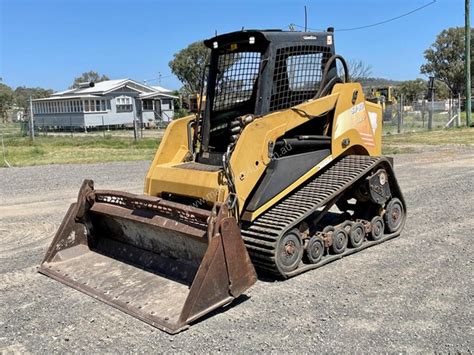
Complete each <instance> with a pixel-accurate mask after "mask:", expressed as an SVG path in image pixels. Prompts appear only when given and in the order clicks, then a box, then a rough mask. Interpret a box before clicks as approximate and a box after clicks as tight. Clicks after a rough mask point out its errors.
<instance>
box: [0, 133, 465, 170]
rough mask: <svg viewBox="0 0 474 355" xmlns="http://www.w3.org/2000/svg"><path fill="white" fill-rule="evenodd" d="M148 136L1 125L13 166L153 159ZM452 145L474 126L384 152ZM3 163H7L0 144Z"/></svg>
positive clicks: (154, 142)
mask: <svg viewBox="0 0 474 355" xmlns="http://www.w3.org/2000/svg"><path fill="white" fill-rule="evenodd" d="M147 135H148V137H145V138H143V139H141V140H139V141H138V142H135V141H134V140H133V138H132V137H127V136H116V135H114V136H112V135H106V136H105V137H103V136H102V135H101V134H95V135H92V134H90V135H85V134H76V135H74V137H71V136H69V135H67V134H63V135H59V136H58V135H56V136H54V135H47V136H45V135H39V136H38V137H36V139H35V141H34V142H32V141H30V139H29V138H28V137H23V136H21V134H20V129H19V126H18V125H14V124H9V125H0V136H2V137H3V142H4V146H5V157H6V160H7V161H8V162H9V164H10V165H11V166H27V165H42V164H66V163H97V162H110V161H130V160H151V159H152V158H153V156H154V154H155V152H156V149H157V148H158V146H159V144H160V138H159V137H160V136H161V135H158V133H157V131H149V132H147ZM149 135H153V136H154V137H149ZM449 144H457V145H471V146H474V128H452V129H441V130H433V131H431V132H429V131H422V132H414V133H403V134H389V135H385V136H384V137H383V154H401V153H412V152H416V151H417V150H419V149H418V148H421V147H422V146H423V145H449ZM2 166H6V164H5V162H4V161H3V156H2V151H1V146H0V167H2Z"/></svg>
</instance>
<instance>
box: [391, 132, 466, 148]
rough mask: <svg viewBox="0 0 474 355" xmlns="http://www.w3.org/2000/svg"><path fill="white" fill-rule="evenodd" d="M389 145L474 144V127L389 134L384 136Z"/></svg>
mask: <svg viewBox="0 0 474 355" xmlns="http://www.w3.org/2000/svg"><path fill="white" fill-rule="evenodd" d="M383 144H384V145H388V146H397V145H398V146H403V145H447V144H458V145H474V128H467V127H461V128H450V129H440V130H433V131H420V132H412V133H403V134H389V135H386V136H384V137H383Z"/></svg>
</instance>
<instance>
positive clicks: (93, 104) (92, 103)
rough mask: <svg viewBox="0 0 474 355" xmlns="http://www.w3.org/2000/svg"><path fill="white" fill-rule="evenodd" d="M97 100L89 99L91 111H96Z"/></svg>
mask: <svg viewBox="0 0 474 355" xmlns="http://www.w3.org/2000/svg"><path fill="white" fill-rule="evenodd" d="M94 101H95V100H89V109H90V110H91V112H95V102H94Z"/></svg>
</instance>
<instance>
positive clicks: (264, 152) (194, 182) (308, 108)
mask: <svg viewBox="0 0 474 355" xmlns="http://www.w3.org/2000/svg"><path fill="white" fill-rule="evenodd" d="M354 97H355V100H354ZM331 110H334V118H333V124H332V132H328V134H329V135H330V136H331V139H332V143H331V154H330V155H328V157H327V158H326V159H324V160H323V161H321V162H320V163H319V164H318V165H316V166H314V167H313V168H312V169H311V170H309V171H308V172H307V173H306V174H304V175H303V176H302V177H300V178H299V179H298V180H296V181H294V182H293V183H292V184H291V185H290V186H288V187H287V188H286V189H285V190H283V191H281V192H280V193H279V194H278V195H277V196H275V197H274V198H272V199H271V200H270V201H268V202H267V203H266V204H265V205H264V206H262V207H260V208H259V209H258V210H257V211H254V212H252V213H244V214H243V216H242V218H243V219H244V220H248V221H252V220H253V219H255V218H256V217H257V216H258V215H260V214H261V213H262V212H264V211H265V210H267V209H268V208H269V207H271V206H272V205H273V204H275V203H276V202H278V201H279V200H280V199H281V198H283V197H284V196H286V195H287V194H288V193H289V192H291V191H292V190H294V189H295V188H296V187H298V186H300V185H301V184H302V183H303V182H304V181H306V180H307V179H309V178H310V177H311V176H313V175H314V174H315V173H317V172H318V171H319V170H320V169H321V168H323V167H324V166H326V165H327V164H329V163H330V162H331V161H332V160H333V159H335V158H337V157H339V156H342V155H344V154H363V155H370V156H378V155H380V154H381V139H382V138H381V137H382V108H381V106H380V105H377V104H374V103H371V102H369V101H366V100H365V97H364V94H363V91H362V87H361V86H360V84H358V83H347V84H337V85H335V87H334V89H333V91H332V93H331V94H330V95H328V96H324V97H322V98H320V99H316V100H309V101H307V102H304V103H302V104H300V105H298V106H295V107H294V108H292V109H287V110H283V111H278V112H273V113H270V114H268V115H265V116H262V117H257V118H256V119H255V120H254V121H253V122H251V123H250V124H248V125H247V126H246V127H245V129H244V130H243V132H242V134H241V136H240V138H239V140H238V142H237V145H236V147H235V150H234V153H233V154H232V159H231V165H232V166H233V171H234V175H235V177H236V181H235V184H236V190H237V197H238V199H239V205H240V206H244V205H245V202H246V201H247V199H248V197H249V196H250V194H251V192H252V190H253V189H254V187H255V186H256V185H257V182H258V181H259V179H260V178H261V177H262V174H263V173H264V172H265V169H266V167H267V166H268V164H269V162H270V160H271V158H272V157H269V155H268V145H269V144H270V143H271V142H275V141H277V139H279V138H280V137H283V136H284V135H285V133H286V132H288V131H290V130H291V129H293V128H295V127H297V126H299V125H302V124H304V123H306V122H307V121H308V120H310V119H312V120H317V119H319V118H320V116H321V115H322V114H324V113H326V112H328V111H331ZM194 119H195V117H194V116H188V117H184V118H181V119H179V120H176V121H173V122H171V123H170V125H169V126H168V128H167V130H166V133H165V134H164V136H163V139H162V141H161V144H160V147H159V148H158V151H157V152H156V155H155V158H154V159H153V162H152V164H151V166H150V168H149V170H148V173H147V176H146V182H145V190H144V193H145V194H147V195H150V196H161V195H162V194H163V193H171V194H176V195H181V196H186V197H192V198H195V199H196V200H198V201H199V202H198V203H200V204H208V205H213V204H214V203H216V202H223V201H225V199H226V198H227V195H228V188H227V184H226V181H225V179H224V177H223V175H222V172H221V171H213V172H212V171H211V172H210V171H201V170H188V169H186V170H185V169H182V168H180V167H179V165H181V164H184V163H186V161H187V159H188V158H189V155H190V152H189V150H188V141H189V139H190V137H189V135H190V134H193V132H192V130H189V129H188V126H189V122H191V121H192V120H194ZM308 134H311V132H308ZM290 149H291V147H290Z"/></svg>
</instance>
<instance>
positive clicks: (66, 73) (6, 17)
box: [0, 0, 464, 91]
mask: <svg viewBox="0 0 474 355" xmlns="http://www.w3.org/2000/svg"><path fill="white" fill-rule="evenodd" d="M432 1H433V0H394V1H386V0H365V1H364V0H357V1H349V0H306V1H299V0H286V1H283V0H233V1H228V0H220V1H216V0H195V1H184V0H166V1H163V0H155V1H152V0H127V1H125V0H0V77H1V78H2V82H3V83H5V84H7V85H9V86H12V87H14V88H15V87H18V86H27V87H43V88H48V89H53V90H56V91H59V90H64V89H66V88H67V87H68V86H70V85H71V83H72V81H73V79H74V77H76V76H79V75H80V74H81V73H83V72H85V71H89V70H94V71H97V72H99V73H100V74H106V75H107V76H109V77H110V78H111V79H121V78H130V79H134V80H137V81H143V80H148V83H149V84H150V85H161V86H164V87H167V88H171V89H179V88H180V87H181V84H180V82H179V81H178V80H177V79H176V78H175V77H174V76H173V75H172V74H171V71H170V69H169V66H168V63H169V61H170V60H172V59H173V54H174V53H176V52H178V51H179V50H180V49H182V48H184V47H186V46H187V45H188V44H190V43H192V42H195V41H198V40H203V39H207V38H210V37H212V36H213V35H214V34H215V32H216V31H217V33H218V34H222V33H225V32H231V31H237V30H241V29H242V27H244V28H247V29H288V25H289V24H292V23H293V24H296V25H299V26H303V25H304V6H305V5H306V7H307V11H308V27H309V28H312V29H313V28H314V29H325V28H327V27H329V26H332V27H334V28H335V30H336V33H335V45H336V52H337V53H338V54H341V55H342V56H344V57H345V58H346V59H347V60H361V61H363V62H364V63H365V64H367V65H370V66H371V67H372V76H375V77H383V78H389V79H393V80H410V79H415V78H417V77H423V76H422V75H421V74H420V72H419V68H420V65H421V64H423V63H424V58H423V51H424V50H425V49H427V48H428V47H429V46H430V45H431V44H432V43H433V42H434V40H435V39H436V35H437V34H438V33H439V32H441V31H442V30H443V29H445V28H448V27H455V26H464V0H436V2H435V3H434V4H432V5H430V6H428V7H426V8H424V9H422V10H420V11H417V12H415V13H413V14H411V15H409V16H406V17H403V18H401V19H399V20H396V21H393V22H389V23H386V24H383V25H380V26H376V27H371V28H367V29H361V30H353V31H341V32H338V31H337V29H338V28H339V29H343V28H353V27H359V26H364V25H370V24H373V23H377V22H380V21H384V20H386V19H389V18H393V17H396V16H398V15H401V14H404V13H407V12H409V11H411V10H413V9H415V8H417V7H420V6H423V5H425V4H428V3H430V2H432ZM297 29H299V27H297ZM160 75H161V81H160V80H158V77H160ZM150 79H151V80H150Z"/></svg>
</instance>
